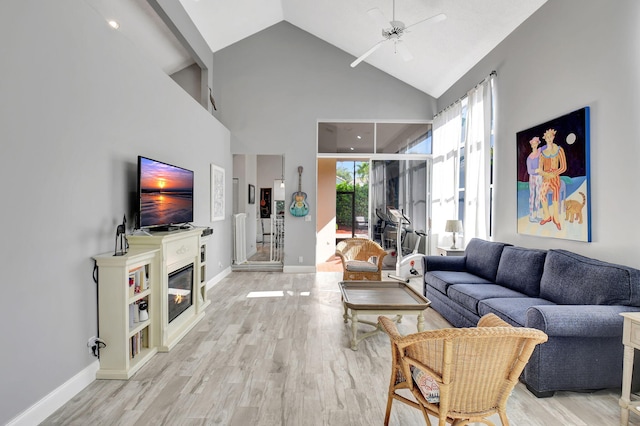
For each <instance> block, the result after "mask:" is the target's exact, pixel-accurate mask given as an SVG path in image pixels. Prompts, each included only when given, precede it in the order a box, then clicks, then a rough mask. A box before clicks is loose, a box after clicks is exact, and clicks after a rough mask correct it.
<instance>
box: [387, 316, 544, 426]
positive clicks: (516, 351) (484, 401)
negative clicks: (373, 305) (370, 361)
mask: <svg viewBox="0 0 640 426" xmlns="http://www.w3.org/2000/svg"><path fill="white" fill-rule="evenodd" d="M378 321H379V323H380V325H381V326H382V328H383V329H384V330H385V331H386V333H387V334H388V335H389V337H390V338H391V351H392V371H391V382H390V384H389V394H388V399H387V411H386V414H385V419H384V424H385V425H388V424H389V417H390V414H391V404H392V402H393V400H394V399H397V400H398V401H401V402H403V403H405V404H407V405H409V406H412V407H414V408H417V409H419V410H420V411H421V412H422V414H423V416H424V418H425V421H426V423H427V425H429V426H430V425H431V421H430V420H429V414H430V415H432V416H435V417H437V418H438V419H439V421H438V425H439V426H444V425H445V424H446V423H452V424H455V425H456V426H462V425H467V424H469V423H474V422H480V423H484V424H486V425H491V426H493V423H492V422H491V421H489V420H487V417H489V416H491V415H493V414H495V413H498V415H499V417H500V421H501V423H502V425H503V426H507V425H509V420H508V419H507V414H506V407H507V399H508V398H509V394H510V393H511V391H512V390H513V387H514V386H515V385H516V384H517V383H518V377H519V376H520V374H521V373H522V370H523V369H524V367H525V365H526V364H527V362H528V361H529V358H530V357H531V354H532V353H533V350H534V348H535V347H536V345H538V344H540V343H544V342H546V341H547V335H546V334H545V333H543V332H542V331H540V330H535V329H532V328H523V327H512V326H510V325H509V324H507V323H506V322H504V321H503V320H501V319H500V318H499V317H498V316H497V315H495V314H487V315H485V316H483V317H482V318H480V321H479V322H478V327H477V328H476V327H474V328H445V329H440V330H431V331H423V332H420V333H415V334H410V335H408V336H402V335H400V333H398V329H397V328H396V325H395V323H394V322H393V321H392V320H390V319H389V318H386V317H383V316H381V317H378ZM407 378H409V379H407ZM401 389H408V390H409V391H410V392H411V394H412V396H413V398H414V400H411V399H409V398H407V397H405V396H403V395H401V394H399V393H398V392H397V391H398V390H401Z"/></svg>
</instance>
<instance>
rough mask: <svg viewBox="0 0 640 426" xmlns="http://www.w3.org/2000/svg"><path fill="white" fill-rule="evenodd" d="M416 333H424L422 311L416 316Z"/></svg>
mask: <svg viewBox="0 0 640 426" xmlns="http://www.w3.org/2000/svg"><path fill="white" fill-rule="evenodd" d="M418 331H424V314H423V313H422V311H420V313H419V314H418Z"/></svg>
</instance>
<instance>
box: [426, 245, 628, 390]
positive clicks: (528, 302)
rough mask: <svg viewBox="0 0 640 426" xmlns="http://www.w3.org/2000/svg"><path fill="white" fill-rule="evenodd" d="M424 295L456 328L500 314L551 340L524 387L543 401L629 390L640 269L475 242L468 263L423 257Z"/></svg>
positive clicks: (532, 366)
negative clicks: (628, 318) (626, 335)
mask: <svg viewBox="0 0 640 426" xmlns="http://www.w3.org/2000/svg"><path fill="white" fill-rule="evenodd" d="M423 271H424V290H423V292H424V295H425V296H426V297H427V298H428V299H429V300H431V307H432V308H433V309H435V310H436V311H437V312H439V313H440V314H441V315H442V316H443V317H444V318H445V319H447V321H449V322H450V323H451V324H452V325H453V326H455V327H473V326H475V325H476V324H477V322H478V320H479V319H480V317H481V316H483V315H485V314H488V313H494V314H496V315H498V316H499V317H500V318H502V319H503V320H505V321H506V322H508V323H510V324H511V325H513V326H520V327H531V328H537V329H539V330H542V331H544V332H545V333H547V335H548V336H549V340H548V342H547V343H544V344H542V345H539V346H538V347H537V348H536V349H535V352H534V353H533V356H532V357H531V359H530V360H529V363H528V364H527V366H526V368H525V371H524V373H523V375H522V377H521V380H522V381H523V382H524V383H525V384H526V386H527V388H528V389H529V390H530V391H531V392H532V393H533V394H534V395H536V396H538V397H546V396H551V395H553V394H554V392H555V391H558V390H574V391H587V390H596V389H605V388H616V387H620V386H621V385H622V361H623V345H622V323H623V318H622V317H621V316H620V315H619V314H620V312H627V311H640V270H637V269H634V268H630V267H627V266H622V265H616V264H613V263H607V262H603V261H599V260H596V259H591V258H588V257H584V256H581V255H578V254H576V253H572V252H570V251H566V250H554V249H552V250H538V249H528V248H523V247H516V246H512V245H510V244H504V243H500V242H489V241H484V240H480V239H472V240H471V241H470V242H469V244H468V245H467V248H466V249H465V255H464V256H457V257H455V256H454V257H443V256H425V257H424V258H423Z"/></svg>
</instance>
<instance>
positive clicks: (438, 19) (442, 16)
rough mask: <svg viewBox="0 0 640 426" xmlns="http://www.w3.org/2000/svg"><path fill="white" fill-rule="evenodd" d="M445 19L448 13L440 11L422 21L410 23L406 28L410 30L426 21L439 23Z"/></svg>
mask: <svg viewBox="0 0 640 426" xmlns="http://www.w3.org/2000/svg"><path fill="white" fill-rule="evenodd" d="M445 19H447V15H445V14H444V13H439V14H437V15H434V16H431V17H429V18H426V19H423V20H421V21H418V22H415V23H413V24H411V25H409V26H408V27H406V28H405V30H408V29H409V28H411V27H415V26H416V25H418V24H422V23H426V22H429V23H431V24H435V23H438V22H442V21H444V20H445Z"/></svg>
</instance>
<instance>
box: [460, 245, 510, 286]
mask: <svg viewBox="0 0 640 426" xmlns="http://www.w3.org/2000/svg"><path fill="white" fill-rule="evenodd" d="M507 245H509V244H506V243H498V242H493V241H485V240H481V239H478V238H472V239H471V241H469V244H467V247H466V248H465V250H464V257H465V269H466V270H467V272H470V273H472V274H474V275H477V276H479V277H482V278H485V279H487V280H489V281H491V282H495V280H496V274H497V272H498V265H499V263H500V256H501V255H502V250H503V249H504V248H505V246H507Z"/></svg>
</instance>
